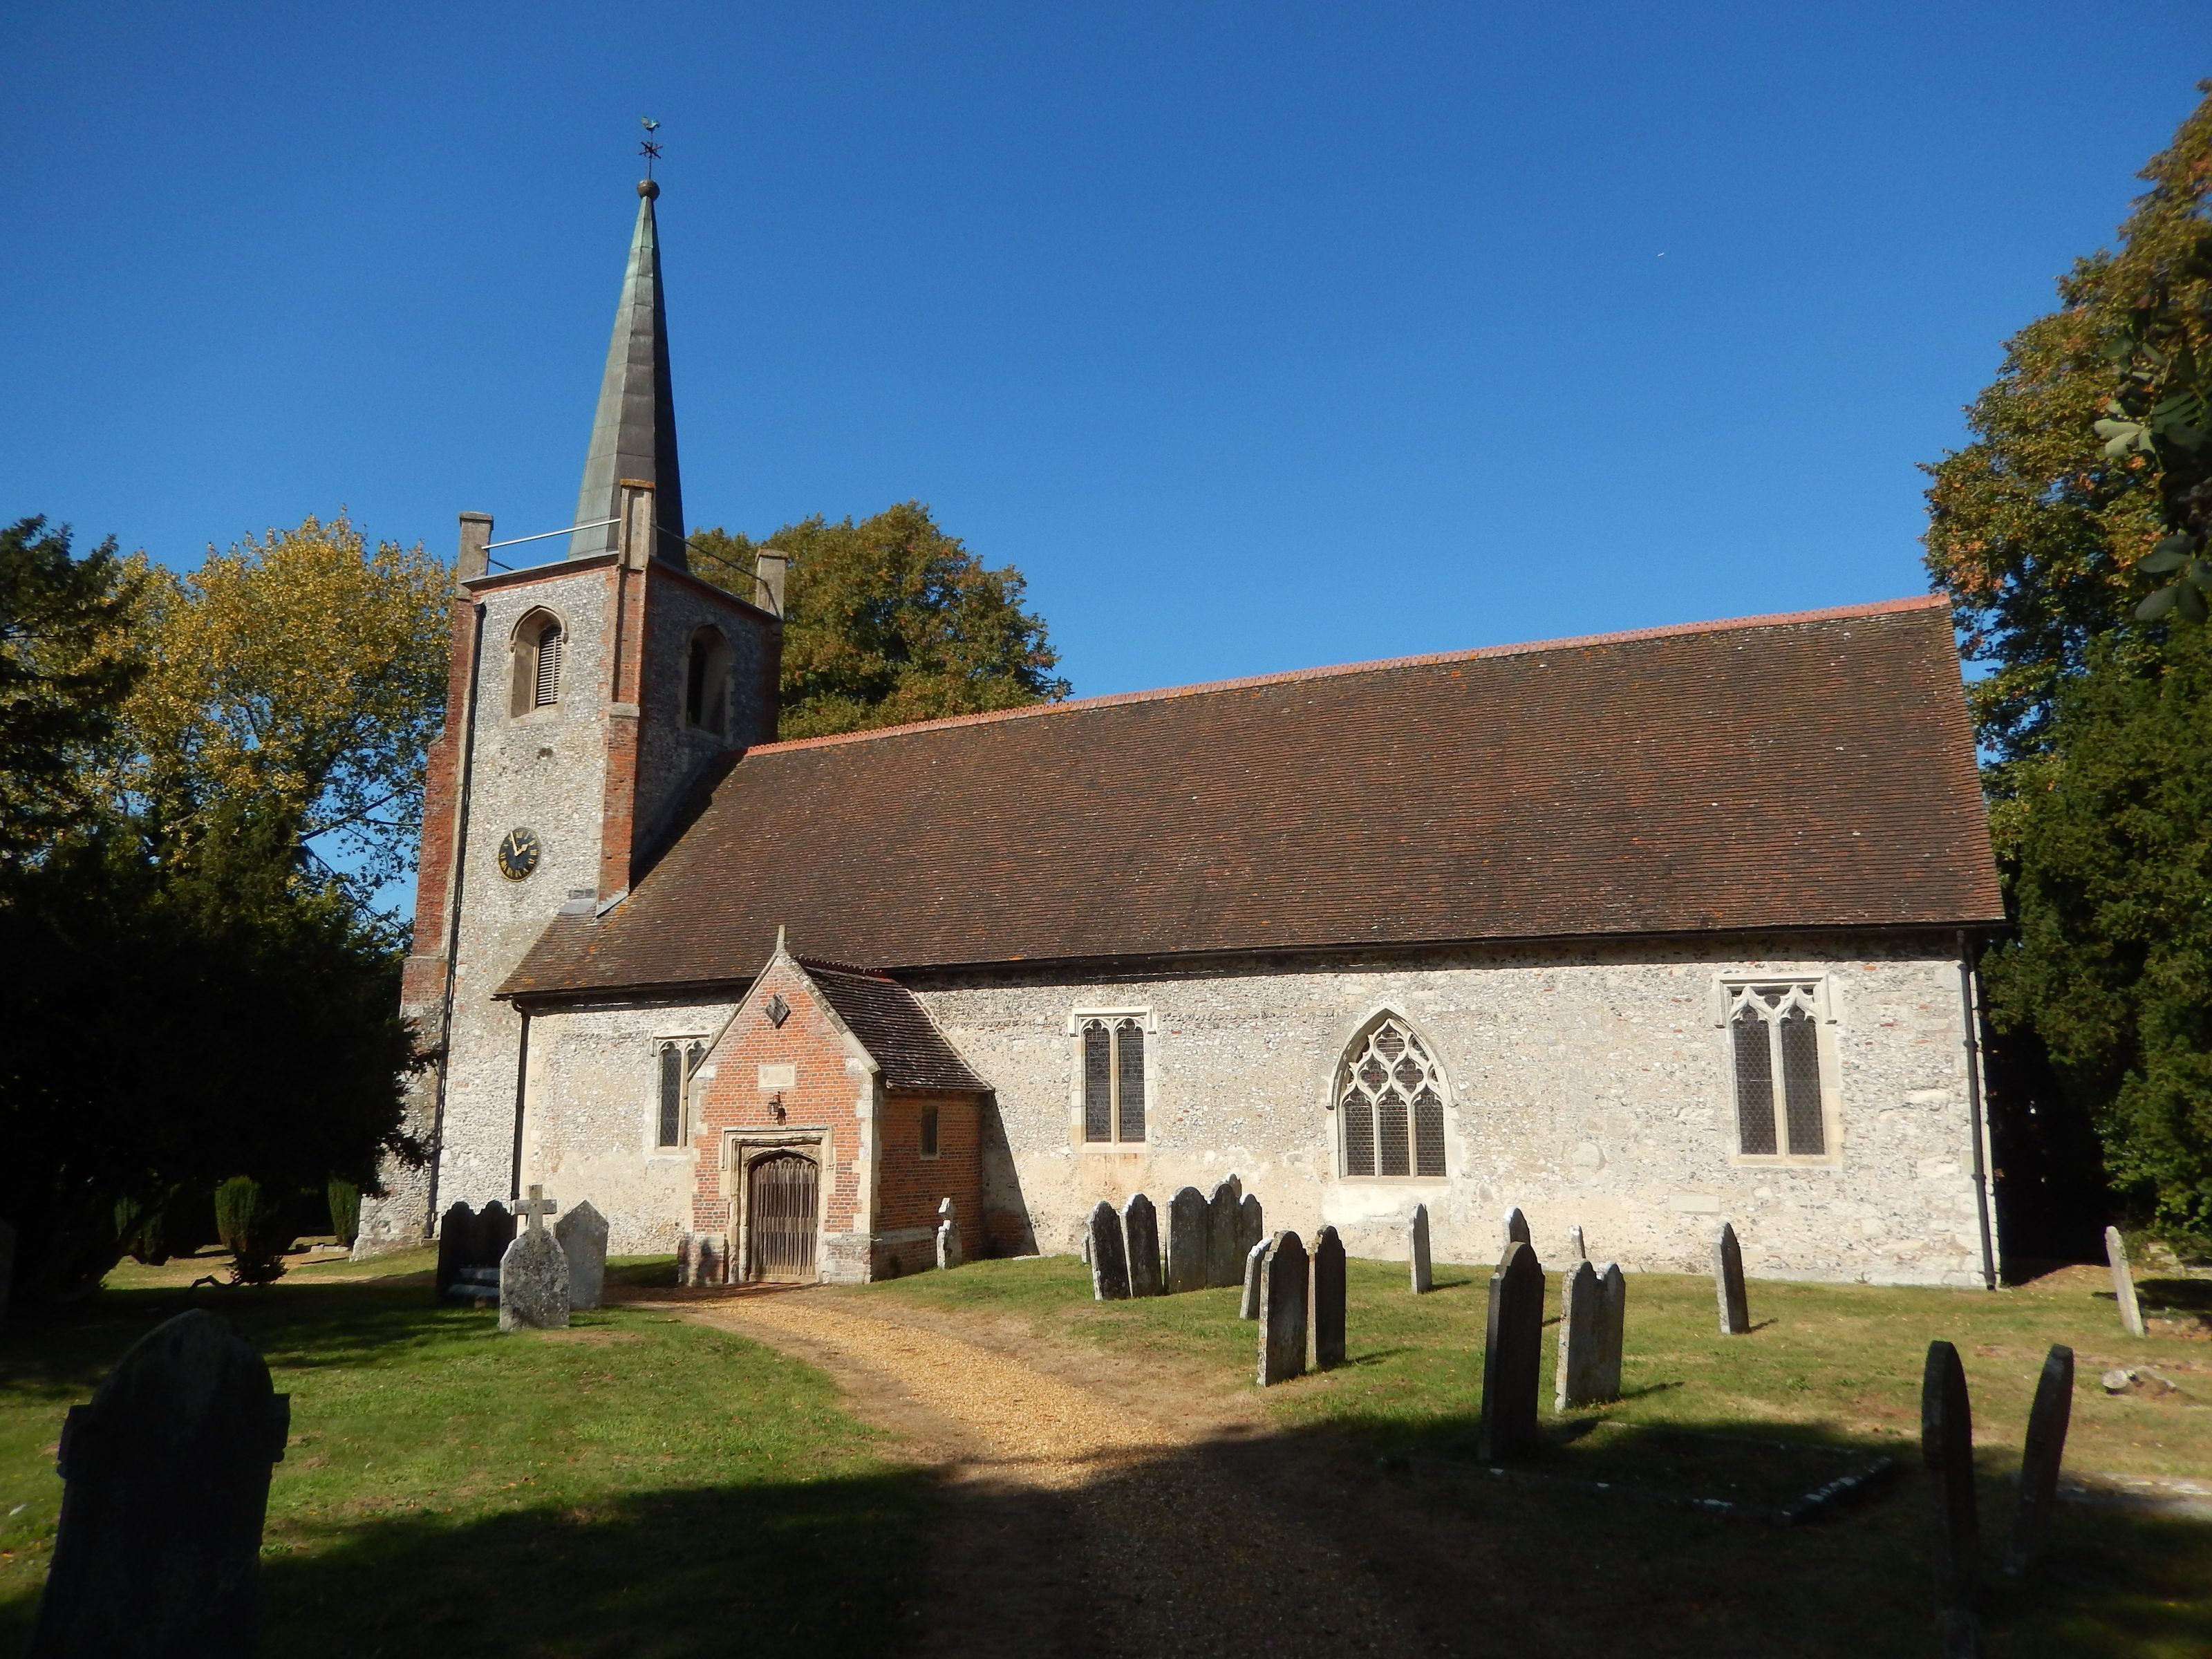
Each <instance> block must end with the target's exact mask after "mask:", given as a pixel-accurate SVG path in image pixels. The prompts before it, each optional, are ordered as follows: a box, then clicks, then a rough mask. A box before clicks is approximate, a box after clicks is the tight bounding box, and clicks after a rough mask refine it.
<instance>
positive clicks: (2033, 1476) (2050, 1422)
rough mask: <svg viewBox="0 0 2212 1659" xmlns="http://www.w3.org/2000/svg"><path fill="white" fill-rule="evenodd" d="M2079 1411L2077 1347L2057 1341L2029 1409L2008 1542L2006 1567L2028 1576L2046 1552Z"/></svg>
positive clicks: (2016, 1575)
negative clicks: (2068, 1440)
mask: <svg viewBox="0 0 2212 1659" xmlns="http://www.w3.org/2000/svg"><path fill="white" fill-rule="evenodd" d="M2073 1415H2074V1350H2073V1349H2071V1348H2069V1347H2067V1346H2065V1345H2064V1344H2063V1343H2058V1344H2054V1345H2053V1346H2052V1347H2051V1352H2049V1353H2047V1354H2045V1356H2044V1359H2043V1375H2042V1376H2041V1377H2040V1378H2039V1379H2038V1380H2037V1383H2036V1385H2035V1404H2034V1405H2033V1406H2032V1407H2029V1408H2028V1413H2027V1445H2026V1446H2025V1447H2024V1448H2023V1449H2021V1455H2020V1495H2019V1497H2018V1498H2016V1499H2015V1502H2014V1504H2013V1511H2012V1537H2011V1539H2010V1540H2009V1541H2008V1542H2007V1544H2006V1546H2005V1562H2004V1570H2005V1573H2006V1576H2007V1577H2012V1578H2019V1577H2023V1576H2024V1575H2025V1574H2026V1573H2027V1570H2028V1569H2029V1568H2030V1567H2032V1566H2033V1565H2035V1559H2036V1557H2037V1556H2038V1555H2039V1554H2041V1553H2042V1551H2043V1534H2044V1532H2045V1529H2046V1528H2049V1526H2050V1524H2051V1509H2052V1507H2053V1506H2054V1505H2055V1504H2057V1501H2058V1466H2059V1464H2060V1463H2061V1462H2063V1461H2064V1460H2065V1456H2066V1425H2067V1424H2068V1422H2069V1420H2070V1419H2071V1418H2072V1417H2073Z"/></svg>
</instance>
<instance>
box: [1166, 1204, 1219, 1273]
mask: <svg viewBox="0 0 2212 1659" xmlns="http://www.w3.org/2000/svg"><path fill="white" fill-rule="evenodd" d="M1208 1248H1209V1244H1208V1240H1207V1238H1206V1194H1204V1193H1201V1192H1200V1191H1199V1190H1198V1188H1195V1187H1185V1188H1183V1189H1182V1191H1181V1192H1179V1193H1177V1194H1176V1195H1175V1196H1174V1197H1173V1198H1171V1199H1170V1200H1168V1292H1169V1294H1170V1295H1181V1294H1182V1292H1183V1291H1202V1290H1204V1289H1205V1288H1206V1251H1207V1249H1208Z"/></svg>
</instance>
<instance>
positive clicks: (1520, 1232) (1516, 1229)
mask: <svg viewBox="0 0 2212 1659" xmlns="http://www.w3.org/2000/svg"><path fill="white" fill-rule="evenodd" d="M1499 1231H1500V1234H1501V1237H1499V1239H1498V1265H1499V1266H1501V1267H1502V1266H1504V1261H1505V1258H1506V1257H1507V1256H1508V1255H1510V1254H1511V1253H1512V1249H1513V1247H1514V1246H1515V1245H1516V1244H1526V1243H1528V1217H1527V1216H1525V1215H1522V1213H1521V1206H1519V1205H1518V1204H1516V1205H1515V1206H1513V1207H1512V1208H1511V1209H1510V1210H1508V1211H1507V1212H1505V1225H1504V1227H1503V1228H1501V1229H1500V1230H1499Z"/></svg>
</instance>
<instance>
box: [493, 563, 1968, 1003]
mask: <svg viewBox="0 0 2212 1659" xmlns="http://www.w3.org/2000/svg"><path fill="white" fill-rule="evenodd" d="M2001 919H2002V905H2001V903H2000V902H1999V898H1998V892H1997V884H1996V871H1995V868H1994V866H1993V864H1992V861H1991V858H1990V843H1989V834H1988V828H1987V823H1986V819H1985V817H1984V811H1983V805H1982V797H1981V790H1980V786H1979V782H1978V778H1977V776H1976V773H1975V768H1974V750H1973V740H1972V732H1971V730H1970V728H1969V726H1968V725H1967V720H1966V704H1965V698H1964V696H1963V694H1962V692H1961V690H1960V682H1959V669H1958V659H1957V656H1956V653H1955V651H1954V647H1953V642H1952V634H1951V627H1950V621H1949V615H1948V611H1947V610H1946V609H1945V608H1944V606H1943V605H1942V601H1940V600H1938V599H1911V600H1900V601H1893V602H1891V603H1889V604H1886V605H1868V606H1859V607H1854V608H1851V609H1848V610H1841V611H1821V612H1811V613H1806V614H1802V615H1797V616H1790V617H1761V618H1753V619H1751V620H1747V621H1743V622H1733V623H1700V624H1696V625H1692V626H1690V627H1684V628H1674V629H1650V630H1647V631H1644V632H1642V633H1638V634H1628V635H1611V636H1601V637H1597V638H1592V639H1583V640H1565V641H1552V642H1548V643H1544V644H1538V645H1527V646H1510V647H1494V648H1491V649H1487V650H1481V651H1472V652H1463V653H1452V654H1448V655H1437V656H1429V657H1416V658H1407V659H1402V660H1399V661H1395V662H1388V663H1370V664H1362V665H1351V666H1348V667H1343V668H1329V669H1318V670H1310V671H1304V672H1301V673H1296V674H1285V675H1279V676H1273V677H1268V678H1260V679H1251V680H1239V681H1229V682H1225V683H1222V684H1216V685H1208V686H1194V687H1189V688H1187V689H1184V690H1177V691H1166V692H1145V693H1138V694H1135V695H1133V696H1117V697H1100V698H1094V699H1090V700H1087V701H1085V702H1066V703H1059V704H1052V705H1046V706H1042V707H1038V708H1024V709H1015V710H1009V711H1007V712H1006V713H1004V714H985V715H973V716H966V717H963V718H960V719H956V720H938V721H932V722H929V723H927V724H924V725H919V726H903V727H897V728H894V729H891V730H889V731H883V732H867V733H857V734H854V735H851V736H848V737H841V738H816V739H811V740H807V741H802V742H795V743H781V744H766V745H763V746H762V747H759V748H756V749H753V750H749V751H748V752H747V753H746V754H745V756H744V758H743V759H742V760H741V761H740V762H739V763H738V764H737V765H736V766H734V767H732V769H731V770H730V772H729V774H728V775H727V776H726V777H725V778H724V779H723V780H722V781H721V782H720V784H719V785H718V786H717V787H715V789H714V795H713V798H712V799H711V800H710V801H709V802H708V804H707V805H706V807H705V809H704V810H703V811H702V812H701V814H700V815H699V817H697V819H696V821H695V822H694V823H692V825H691V827H690V829H689V830H688V831H687V832H686V833H685V834H684V836H683V837H682V839H681V840H679V841H678V842H677V844H676V845H675V846H674V847H673V848H671V849H670V851H669V852H668V853H667V854H666V855H665V857H664V858H663V859H662V860H660V862H659V864H658V865H657V866H655V867H654V868H653V870H652V871H651V872H649V873H647V875H646V876H645V877H644V878H643V879H641V881H640V882H639V883H638V884H637V887H636V889H635V891H633V892H632V893H631V894H630V896H629V898H628V899H627V900H626V901H624V902H623V903H622V904H621V905H619V906H617V908H615V909H614V910H613V911H611V913H609V914H608V915H606V916H605V918H603V919H599V920H596V921H594V920H592V918H589V917H563V918H561V919H560V920H559V921H556V922H555V923H553V924H552V925H551V926H550V927H549V928H548V929H547V931H546V933H545V934H544V937H543V938H541V939H539V941H538V944H537V945H536V946H535V947H534V948H533V949H532V951H531V952H530V954H529V955H528V957H526V959H525V960H524V962H523V963H522V965H521V966H520V968H519V969H517V970H516V972H515V974H514V975H513V977H512V978H510V979H509V980H508V981H507V984H506V986H505V987H502V991H503V994H531V993H534V992H536V993H542V992H556V991H579V990H587V989H596V988H610V989H611V988H617V987H641V986H647V985H672V984H682V983H685V982H691V981H703V980H737V979H743V978H745V977H747V976H749V975H751V974H752V973H753V972H754V971H755V970H756V969H757V967H758V965H759V964H760V963H762V962H763V961H764V960H765V959H766V958H767V956H768V954H769V949H770V947H771V945H772V944H773V942H774V940H775V930H776V927H777V924H778V923H780V922H787V923H788V924H789V926H790V928H791V933H792V937H793V939H794V940H796V941H799V942H800V943H801V944H802V945H803V946H804V947H805V948H807V949H809V950H818V951H822V952H823V953H824V954H825V955H828V956H832V957H837V958H839V959H842V960H846V961H857V962H866V963H877V964H880V965H882V966H884V967H888V968H891V969H898V968H902V967H903V968H921V967H951V966H964V965H983V964H991V963H1012V962H1020V961H1031V962H1035V961H1049V960H1071V959H1095V958H1100V957H1152V956H1172V955H1177V954H1183V953H1190V952H1218V951H1273V950H1281V949H1286V948H1308V947H1327V946H1370V945H1417V944H1428V943H1445V942H1453V941H1463V940H1466V941H1472V940H1496V939H1561V938H1572V937H1585V936H1590V935H1603V934H1663V933H1695V932H1701V931H1712V930H1726V931H1731V932H1734V931H1746V930H1770V929H1777V928H1790V929H1795V928H1809V927H1854V928H1870V929H1881V928H1889V927H1932V926H1979V925H1987V924H1991V923H1995V922H1997V921H2000V920H2001Z"/></svg>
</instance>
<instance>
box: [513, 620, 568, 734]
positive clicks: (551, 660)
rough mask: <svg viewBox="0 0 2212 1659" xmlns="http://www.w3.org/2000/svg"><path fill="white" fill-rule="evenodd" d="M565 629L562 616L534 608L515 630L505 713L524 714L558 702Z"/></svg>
mask: <svg viewBox="0 0 2212 1659" xmlns="http://www.w3.org/2000/svg"><path fill="white" fill-rule="evenodd" d="M567 642H568V630H567V629H563V628H562V626H561V619H560V618H559V617H556V616H553V615H551V614H550V613H549V612H546V611H532V612H531V613H530V614H529V615H528V616H526V617H524V618H523V619H522V621H521V622H520V623H518V624H517V625H516V627H515V630H514V683H513V696H512V697H511V698H510V699H509V702H508V712H509V713H510V714H529V713H530V712H531V711H532V709H536V708H551V707H552V706H553V705H554V704H556V703H557V702H560V701H561V660H562V652H563V647H565V646H566V644H567Z"/></svg>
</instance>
